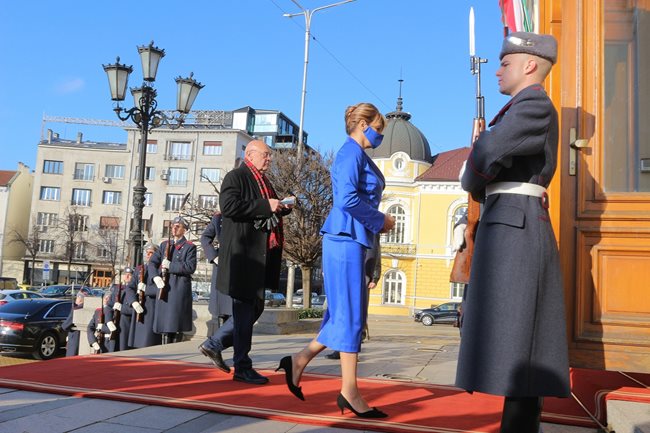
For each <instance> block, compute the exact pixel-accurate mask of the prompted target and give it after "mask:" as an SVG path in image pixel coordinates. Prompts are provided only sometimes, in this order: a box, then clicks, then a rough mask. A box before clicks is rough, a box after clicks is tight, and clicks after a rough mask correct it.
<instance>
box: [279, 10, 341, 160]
mask: <svg viewBox="0 0 650 433" xmlns="http://www.w3.org/2000/svg"><path fill="white" fill-rule="evenodd" d="M291 1H292V2H294V3H295V4H296V6H298V7H299V8H300V9H301V10H302V12H298V13H295V14H283V15H282V16H284V17H288V18H293V17H295V16H298V15H304V16H305V64H304V67H303V70H302V96H301V97H300V126H299V130H298V155H297V156H298V163H300V161H301V160H302V153H303V150H304V144H303V142H302V131H303V119H304V117H305V97H306V96H307V64H308V63H309V40H310V39H311V31H310V29H311V17H312V16H313V15H314V14H315V13H316V12H318V11H320V10H323V9H328V8H332V7H334V6H340V5H342V4H345V3H350V2H353V1H354V0H344V1H340V2H338V3H332V4H330V5H326V6H320V7H317V8H316V9H311V10H310V9H305V8H304V7H302V6H301V5H300V3H298V2H297V1H296V0H291Z"/></svg>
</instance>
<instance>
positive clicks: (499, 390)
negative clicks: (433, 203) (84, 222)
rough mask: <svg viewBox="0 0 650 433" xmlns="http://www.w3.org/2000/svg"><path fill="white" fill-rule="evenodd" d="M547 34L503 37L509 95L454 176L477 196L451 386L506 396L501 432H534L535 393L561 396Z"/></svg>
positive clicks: (554, 138) (553, 46) (554, 143)
mask: <svg viewBox="0 0 650 433" xmlns="http://www.w3.org/2000/svg"><path fill="white" fill-rule="evenodd" d="M556 58H557V42H556V40H555V38H554V37H553V36H550V35H539V34H535V33H524V32H516V33H512V34H511V35H509V36H507V37H506V38H505V39H504V41H503V46H502V49H501V55H500V59H501V66H500V68H499V69H498V70H497V73H496V75H497V78H498V80H499V81H498V85H499V91H500V92H501V93H503V94H505V95H509V96H510V97H511V99H510V101H509V102H508V103H507V104H506V105H505V106H504V107H503V108H502V109H501V111H500V112H499V113H498V114H497V116H496V117H495V119H494V120H493V121H492V122H491V123H490V129H488V130H486V131H484V132H482V133H481V134H480V135H479V137H478V139H477V140H476V141H475V142H474V145H473V146H472V149H471V151H470V154H469V156H468V159H467V163H466V166H465V170H464V172H463V174H462V177H461V185H462V187H463V189H464V190H465V191H468V192H469V193H471V194H472V196H473V197H474V198H475V199H476V200H479V201H484V202H485V203H484V205H483V214H482V215H481V218H480V221H479V223H478V230H477V232H476V239H475V244H474V256H473V259H472V267H471V274H470V281H469V291H468V293H467V299H466V300H465V301H464V302H463V337H462V338H461V341H460V352H459V356H458V368H457V375H456V386H457V387H459V388H462V389H465V390H467V391H469V392H474V391H477V392H483V393H487V394H493V395H499V396H504V397H505V400H504V406H503V414H502V418H501V429H500V432H501V433H537V432H538V431H539V422H540V413H541V406H542V398H543V397H544V396H553V397H568V396H569V395H570V390H569V362H568V346H567V338H566V337H567V336H566V318H565V313H564V289H563V286H562V274H561V270H560V261H559V254H558V248H557V242H556V239H555V235H554V233H553V227H552V226H551V219H550V217H549V213H548V206H549V202H548V195H547V193H546V188H547V187H548V185H549V184H550V182H551V179H552V178H553V174H554V173H555V168H556V164H557V155H558V114H557V111H556V109H555V107H553V103H552V102H551V100H550V98H549V97H548V95H547V94H546V92H545V91H544V88H543V87H542V83H543V82H544V80H545V79H546V77H547V75H548V74H549V72H550V70H551V67H552V65H553V64H554V63H555V61H556Z"/></svg>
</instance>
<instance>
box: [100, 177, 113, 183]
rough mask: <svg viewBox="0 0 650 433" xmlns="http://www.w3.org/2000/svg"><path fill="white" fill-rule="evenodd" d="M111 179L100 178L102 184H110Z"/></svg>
mask: <svg viewBox="0 0 650 433" xmlns="http://www.w3.org/2000/svg"><path fill="white" fill-rule="evenodd" d="M111 181H112V179H111V178H110V177H102V182H104V183H111Z"/></svg>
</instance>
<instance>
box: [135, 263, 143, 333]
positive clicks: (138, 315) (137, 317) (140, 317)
mask: <svg viewBox="0 0 650 433" xmlns="http://www.w3.org/2000/svg"><path fill="white" fill-rule="evenodd" d="M140 282H141V283H144V282H145V278H144V263H142V267H141V268H140ZM144 300H145V295H144V292H138V303H139V304H140V305H141V306H142V308H144ZM135 320H137V321H138V322H140V323H144V313H136V315H135Z"/></svg>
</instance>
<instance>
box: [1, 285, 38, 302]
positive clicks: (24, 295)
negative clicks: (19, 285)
mask: <svg viewBox="0 0 650 433" xmlns="http://www.w3.org/2000/svg"><path fill="white" fill-rule="evenodd" d="M42 297H43V295H41V294H40V293H36V292H31V291H29V290H21V289H16V290H0V305H4V304H6V303H7V302H12V301H15V300H18V299H32V298H42Z"/></svg>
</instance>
